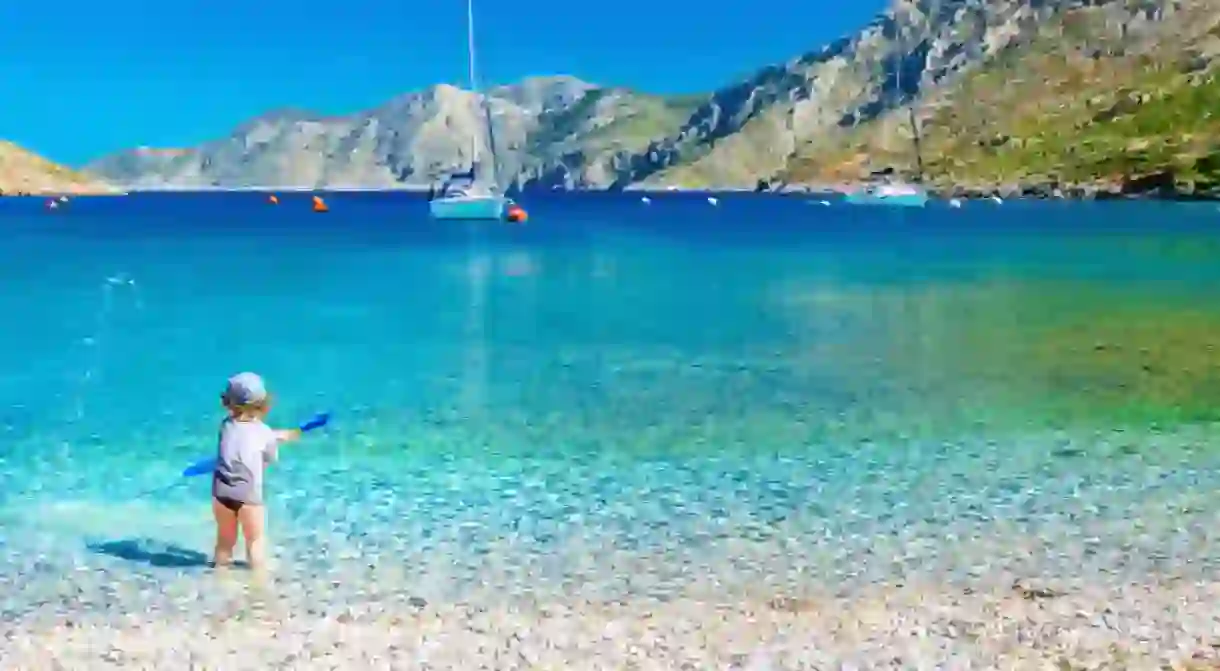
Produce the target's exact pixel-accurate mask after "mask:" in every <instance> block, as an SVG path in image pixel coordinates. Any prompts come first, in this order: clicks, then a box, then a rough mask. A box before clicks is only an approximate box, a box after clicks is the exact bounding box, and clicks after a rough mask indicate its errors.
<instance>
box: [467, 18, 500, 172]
mask: <svg viewBox="0 0 1220 671" xmlns="http://www.w3.org/2000/svg"><path fill="white" fill-rule="evenodd" d="M466 57H467V60H468V62H469V63H470V66H469V67H470V90H471V91H472V92H473V93H474V95H475V97H476V98H477V99H478V100H479V106H480V107H481V108H482V112H483V120H484V122H485V123H486V124H487V148H488V150H489V151H490V152H491V163H490V165H489V166H488V168H487V169H488V170H489V175H490V177H491V180H490V181H491V183H492V184H493V185H494V184H497V180H496V171H497V168H498V167H499V166H497V165H496V136H495V132H494V130H493V128H492V125H491V106H490V105H489V104H488V103H487V96H485V95H483V92H482V91H480V90H479V79H478V73H477V72H476V70H475V54H474V0H466ZM478 147H479V136H478V134H471V136H470V165H471V168H470V169H471V171H472V172H473V171H474V169H475V166H476V165H477V164H478V163H479V161H478V160H477V156H478V153H479V150H478Z"/></svg>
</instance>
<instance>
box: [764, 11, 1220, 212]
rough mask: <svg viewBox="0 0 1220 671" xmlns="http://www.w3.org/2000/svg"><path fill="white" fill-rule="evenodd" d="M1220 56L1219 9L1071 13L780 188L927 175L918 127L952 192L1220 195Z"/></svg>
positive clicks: (854, 134) (879, 121)
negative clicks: (893, 173)
mask: <svg viewBox="0 0 1220 671" xmlns="http://www.w3.org/2000/svg"><path fill="white" fill-rule="evenodd" d="M1218 56H1220V3H1215V2H1212V1H1210V0H1208V1H1203V0H1178V1H1160V2H1153V1H1140V2H1132V1H1124V2H1091V3H1063V4H1062V5H1061V6H1059V7H1058V8H1057V11H1056V13H1055V14H1054V15H1053V16H1051V17H1048V19H1047V20H1045V21H1042V22H1040V23H1039V24H1038V25H1037V26H1035V27H1034V28H1032V29H1030V30H1027V31H1026V32H1025V33H1024V34H1022V36H1021V37H1020V39H1019V41H1016V42H1014V43H1013V44H1011V45H1010V46H1009V48H1007V49H1005V50H1003V51H1002V52H1000V53H999V54H998V55H997V56H996V57H994V58H991V59H988V60H987V61H985V62H984V63H982V64H981V65H980V66H979V67H977V68H974V69H972V70H971V71H969V72H967V73H966V74H965V75H964V76H962V77H960V78H958V79H956V80H955V81H953V83H952V86H947V87H942V88H941V89H940V90H936V91H931V92H928V93H927V94H925V95H923V96H921V97H920V98H918V99H914V100H912V101H911V102H912V105H911V107H910V110H891V111H890V112H888V113H886V114H883V115H880V116H879V117H878V118H876V119H874V121H873V122H872V123H868V124H863V125H860V126H858V127H856V128H851V129H848V131H847V132H845V133H841V134H838V135H835V136H824V137H821V138H817V139H816V140H814V141H811V142H809V143H807V144H806V145H805V146H803V147H802V148H801V149H800V151H799V152H798V156H796V157H795V158H794V160H792V161H791V162H790V164H789V166H788V168H787V169H786V171H785V172H784V174H783V175H782V178H783V179H785V180H789V181H795V182H815V183H823V182H827V181H834V180H841V179H858V178H860V177H861V176H864V175H867V174H868V173H869V172H871V171H875V170H878V169H884V168H893V169H896V170H897V171H898V172H901V173H906V174H907V175H909V176H915V174H916V172H917V170H916V167H917V166H916V164H915V160H914V157H915V152H914V144H913V139H914V136H913V132H912V129H913V128H917V129H918V130H919V139H920V146H921V149H922V152H921V153H922V156H923V158H924V176H925V178H926V180H927V181H929V182H931V183H932V184H934V185H938V186H942V187H945V188H946V189H965V190H968V191H969V190H983V191H987V190H999V191H1005V192H1014V191H1021V190H1030V189H1034V190H1039V189H1041V190H1045V191H1050V190H1053V189H1056V188H1062V189H1073V188H1086V189H1089V190H1096V189H1102V190H1118V191H1135V192H1146V191H1149V190H1161V191H1173V192H1176V193H1180V192H1183V191H1185V192H1196V193H1210V194H1212V195H1220V116H1218V115H1220V82H1218V81H1217V75H1218V74H1220V58H1218ZM912 112H913V114H912ZM912 116H913V117H914V120H915V123H914V125H912V123H911V118H912Z"/></svg>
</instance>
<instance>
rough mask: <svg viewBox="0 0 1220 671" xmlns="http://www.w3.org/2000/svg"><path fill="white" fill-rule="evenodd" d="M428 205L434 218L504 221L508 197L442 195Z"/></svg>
mask: <svg viewBox="0 0 1220 671" xmlns="http://www.w3.org/2000/svg"><path fill="white" fill-rule="evenodd" d="M428 207H429V210H430V212H431V214H432V218H433V219H476V220H493V221H502V220H503V219H504V211H505V210H506V209H507V207H508V199H507V198H505V197H504V196H495V195H487V196H452V197H441V198H436V199H433V201H432V202H431V203H429V204H428Z"/></svg>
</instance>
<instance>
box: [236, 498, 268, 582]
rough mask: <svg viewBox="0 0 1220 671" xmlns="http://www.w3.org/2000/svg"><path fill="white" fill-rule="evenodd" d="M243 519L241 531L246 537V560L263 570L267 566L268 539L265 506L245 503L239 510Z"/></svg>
mask: <svg viewBox="0 0 1220 671" xmlns="http://www.w3.org/2000/svg"><path fill="white" fill-rule="evenodd" d="M237 516H238V519H239V520H240V521H241V533H242V535H243V536H245V538H246V560H247V561H249V562H250V568H252V569H255V570H261V569H263V568H266V566H267V550H266V547H265V546H266V540H265V538H264V525H265V523H266V515H265V512H264V508H263V506H251V505H244V506H242V507H241V510H239V511H238V512H237Z"/></svg>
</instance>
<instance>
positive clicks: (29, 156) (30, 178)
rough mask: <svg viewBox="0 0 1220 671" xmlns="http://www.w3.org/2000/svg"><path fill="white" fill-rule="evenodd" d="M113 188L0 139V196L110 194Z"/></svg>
mask: <svg viewBox="0 0 1220 671" xmlns="http://www.w3.org/2000/svg"><path fill="white" fill-rule="evenodd" d="M112 191H114V188H113V187H111V186H109V185H107V184H105V183H104V182H102V181H101V180H99V179H97V178H96V177H93V176H91V175H86V174H82V173H80V172H77V171H75V170H71V169H69V168H65V167H64V166H62V165H56V164H55V163H52V162H50V161H48V160H46V159H45V158H42V157H41V156H38V155H36V154H33V153H30V152H28V151H26V150H25V149H22V148H21V147H18V146H17V145H15V144H13V143H11V142H5V141H3V140H0V195H16V194H51V193H54V194H68V193H75V194H93V193H110V192H112Z"/></svg>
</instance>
